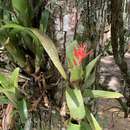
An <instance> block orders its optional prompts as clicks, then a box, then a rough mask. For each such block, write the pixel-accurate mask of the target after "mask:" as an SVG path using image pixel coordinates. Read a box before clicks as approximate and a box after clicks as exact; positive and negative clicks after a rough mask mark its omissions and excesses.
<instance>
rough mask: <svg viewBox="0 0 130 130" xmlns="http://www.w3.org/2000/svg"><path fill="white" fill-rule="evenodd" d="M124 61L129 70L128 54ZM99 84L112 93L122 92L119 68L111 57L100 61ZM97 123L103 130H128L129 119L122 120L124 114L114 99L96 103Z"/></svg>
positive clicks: (129, 58) (129, 59)
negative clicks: (112, 91)
mask: <svg viewBox="0 0 130 130" xmlns="http://www.w3.org/2000/svg"><path fill="white" fill-rule="evenodd" d="M125 60H126V62H127V64H128V71H129V70H130V53H126V54H125ZM100 67H101V68H100V83H101V84H102V86H103V87H107V89H110V90H114V91H119V92H121V91H122V87H123V82H122V77H121V73H120V70H119V68H118V67H117V65H116V64H115V62H114V59H113V56H106V57H104V58H102V59H101V64H100ZM97 104H98V115H99V122H100V124H101V126H102V127H103V128H104V129H103V130H130V117H128V118H124V113H123V112H122V110H121V109H120V108H121V107H120V105H119V103H118V102H117V100H115V99H100V100H99V101H98V102H97Z"/></svg>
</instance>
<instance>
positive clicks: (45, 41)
mask: <svg viewBox="0 0 130 130" xmlns="http://www.w3.org/2000/svg"><path fill="white" fill-rule="evenodd" d="M31 31H32V32H33V33H34V34H35V36H36V37H37V38H38V40H39V41H40V43H41V44H42V46H43V47H44V49H45V51H46V52H47V54H48V55H49V57H50V59H51V60H52V62H53V63H54V65H55V66H56V68H57V69H58V71H59V72H60V73H61V75H62V76H63V77H64V79H66V78H67V77H66V73H65V71H64V69H63V67H62V64H61V63H60V60H59V56H58V53H57V49H56V47H55V45H54V43H53V42H52V40H51V39H50V38H49V37H47V36H46V35H43V34H42V33H41V32H39V31H38V30H37V29H31Z"/></svg>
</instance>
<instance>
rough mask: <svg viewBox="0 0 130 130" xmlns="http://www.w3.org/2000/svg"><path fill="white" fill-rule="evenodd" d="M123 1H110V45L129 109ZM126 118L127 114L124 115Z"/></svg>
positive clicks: (129, 79) (129, 88) (129, 94)
mask: <svg viewBox="0 0 130 130" xmlns="http://www.w3.org/2000/svg"><path fill="white" fill-rule="evenodd" d="M123 6H124V0H111V45H112V49H113V55H114V59H115V62H116V64H117V65H118V66H119V68H120V70H121V73H122V75H123V78H124V81H125V89H124V92H123V94H124V97H125V99H126V102H127V106H128V108H130V86H129V84H130V77H129V75H128V70H127V63H126V62H125V61H124V53H125V51H124V47H125V40H124V27H123ZM125 114H126V115H125V116H128V113H125Z"/></svg>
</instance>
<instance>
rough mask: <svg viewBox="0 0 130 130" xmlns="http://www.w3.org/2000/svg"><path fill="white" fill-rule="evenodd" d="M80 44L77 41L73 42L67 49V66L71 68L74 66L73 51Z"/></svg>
mask: <svg viewBox="0 0 130 130" xmlns="http://www.w3.org/2000/svg"><path fill="white" fill-rule="evenodd" d="M77 44H78V42H77V41H73V42H71V43H69V44H68V45H67V47H66V59H67V64H68V67H69V68H72V67H73V66H74V55H73V50H74V47H75V46H76V45H77Z"/></svg>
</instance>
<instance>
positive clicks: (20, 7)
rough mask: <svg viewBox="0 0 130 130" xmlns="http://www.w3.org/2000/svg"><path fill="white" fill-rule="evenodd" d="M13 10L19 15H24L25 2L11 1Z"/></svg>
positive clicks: (23, 0)
mask: <svg viewBox="0 0 130 130" xmlns="http://www.w3.org/2000/svg"><path fill="white" fill-rule="evenodd" d="M12 5H13V8H15V9H16V10H17V11H19V12H20V13H22V14H23V13H25V12H26V11H27V5H28V2H27V0H12Z"/></svg>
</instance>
